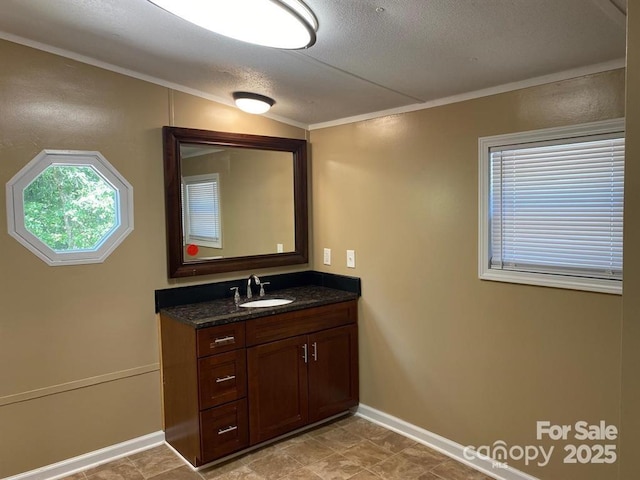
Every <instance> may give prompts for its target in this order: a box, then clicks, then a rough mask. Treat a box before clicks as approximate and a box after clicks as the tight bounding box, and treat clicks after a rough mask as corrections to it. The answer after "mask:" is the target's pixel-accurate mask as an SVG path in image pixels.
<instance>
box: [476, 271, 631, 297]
mask: <svg viewBox="0 0 640 480" xmlns="http://www.w3.org/2000/svg"><path fill="white" fill-rule="evenodd" d="M479 277H480V279H481V280H491V281H495V282H506V283H519V284H525V285H537V286H541V287H553V288H566V289H570V290H583V291H587V292H598V293H609V294H613V295H622V282H620V281H617V280H602V279H597V278H583V277H569V276H562V275H549V274H542V273H528V272H513V271H506V270H490V269H486V270H484V271H481V272H480V275H479Z"/></svg>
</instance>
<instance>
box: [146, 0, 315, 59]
mask: <svg viewBox="0 0 640 480" xmlns="http://www.w3.org/2000/svg"><path fill="white" fill-rule="evenodd" d="M149 1H150V2H151V3H154V4H156V5H157V6H159V7H160V8H162V9H164V10H166V11H168V12H171V13H173V14H174V15H177V16H178V17H181V18H183V19H185V20H187V21H189V22H191V23H194V24H196V25H198V26H200V27H203V28H206V29H207V30H211V31H212V32H215V33H219V34H221V35H225V36H227V37H231V38H235V39H236V40H242V41H243V42H249V43H254V44H257V45H263V46H267V47H275V48H283V49H298V48H306V47H310V46H311V45H313V44H314V43H315V42H316V30H317V29H318V22H317V20H316V18H315V16H314V15H313V12H311V10H309V8H308V7H307V6H306V5H305V4H304V3H302V2H301V1H300V0H149Z"/></svg>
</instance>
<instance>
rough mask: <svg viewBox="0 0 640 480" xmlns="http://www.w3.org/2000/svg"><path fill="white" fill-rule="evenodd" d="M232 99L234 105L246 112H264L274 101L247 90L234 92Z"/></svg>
mask: <svg viewBox="0 0 640 480" xmlns="http://www.w3.org/2000/svg"><path fill="white" fill-rule="evenodd" d="M233 100H234V101H235V102H236V106H237V107H238V108H239V109H240V110H242V111H243V112H247V113H255V114H260V113H266V112H268V111H269V109H270V108H271V107H272V106H273V104H274V103H276V102H275V101H274V100H273V99H272V98H269V97H265V96H264V95H258V94H257V93H249V92H234V93H233Z"/></svg>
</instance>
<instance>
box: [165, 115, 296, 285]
mask: <svg viewBox="0 0 640 480" xmlns="http://www.w3.org/2000/svg"><path fill="white" fill-rule="evenodd" d="M163 136H164V161H165V190H166V217H167V245H168V264H169V276H170V277H183V276H191V275H202V274H210V273H217V272H228V271H234V270H249V269H258V268H264V267H271V266H280V265H291V264H297V263H306V262H307V259H308V253H307V238H308V233H307V218H308V216H307V193H306V191H307V190H306V182H307V178H306V148H307V146H306V141H305V140H299V139H287V138H279V137H265V136H259V135H242V134H233V133H224V132H212V131H206V130H195V129H187V128H178V127H164V128H163Z"/></svg>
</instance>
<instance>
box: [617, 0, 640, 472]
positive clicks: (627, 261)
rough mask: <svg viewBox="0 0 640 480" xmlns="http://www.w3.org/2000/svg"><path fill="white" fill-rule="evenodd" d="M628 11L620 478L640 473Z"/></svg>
mask: <svg viewBox="0 0 640 480" xmlns="http://www.w3.org/2000/svg"><path fill="white" fill-rule="evenodd" d="M628 8H629V12H628V17H627V18H628V20H627V22H628V23H627V110H626V130H627V135H626V158H625V204H624V210H625V212H624V213H625V217H624V234H625V237H624V295H623V299H624V302H623V325H622V446H621V447H622V448H621V453H622V464H621V469H620V477H619V478H620V480H635V479H637V478H638V476H639V473H638V472H640V455H639V452H640V248H639V247H640V88H639V86H640V5H639V4H638V2H629V6H628Z"/></svg>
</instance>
